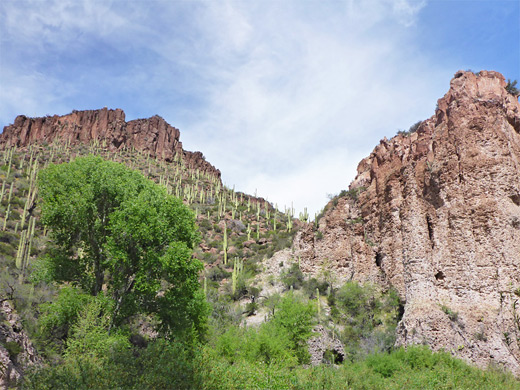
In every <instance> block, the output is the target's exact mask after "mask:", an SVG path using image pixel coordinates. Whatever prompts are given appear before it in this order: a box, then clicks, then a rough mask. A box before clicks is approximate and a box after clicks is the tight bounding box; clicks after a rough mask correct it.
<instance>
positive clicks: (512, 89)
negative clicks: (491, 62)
mask: <svg viewBox="0 0 520 390" xmlns="http://www.w3.org/2000/svg"><path fill="white" fill-rule="evenodd" d="M516 83H517V81H516V80H513V81H511V80H510V79H507V85H506V91H507V92H509V93H510V94H511V95H514V96H518V95H520V89H518V88H517V87H516Z"/></svg>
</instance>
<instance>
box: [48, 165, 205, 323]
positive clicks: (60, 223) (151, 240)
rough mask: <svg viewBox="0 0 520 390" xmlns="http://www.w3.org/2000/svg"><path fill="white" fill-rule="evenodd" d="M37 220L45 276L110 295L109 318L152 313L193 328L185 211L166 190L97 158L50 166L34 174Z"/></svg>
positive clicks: (195, 314)
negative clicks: (44, 232) (43, 237)
mask: <svg viewBox="0 0 520 390" xmlns="http://www.w3.org/2000/svg"><path fill="white" fill-rule="evenodd" d="M39 193H40V199H41V210H42V214H41V217H42V222H43V224H44V225H45V226H46V227H47V228H49V229H50V233H51V239H52V245H51V248H50V250H49V254H48V255H47V256H46V258H45V259H44V266H43V267H42V268H43V270H44V274H45V275H46V278H47V279H49V280H53V281H56V282H69V283H71V284H73V285H76V286H78V287H80V288H81V289H83V290H84V291H85V292H87V293H89V294H91V295H93V296H97V295H98V294H105V295H107V296H109V297H111V298H112V299H113V302H114V305H113V309H112V323H113V324H115V325H118V324H121V323H122V322H123V321H124V320H125V319H126V318H129V317H130V316H132V315H134V314H137V313H144V314H150V315H155V316H156V317H157V319H158V321H159V324H160V327H161V329H162V330H163V331H165V332H166V333H168V332H170V331H174V332H179V331H181V330H190V329H192V328H193V327H194V328H195V330H198V331H200V330H201V329H202V328H203V326H204V323H205V317H206V310H207V309H206V303H205V300H204V298H203V295H202V293H201V291H200V284H199V281H198V274H199V272H200V271H201V270H202V264H201V262H200V261H198V260H197V259H194V258H192V251H193V247H194V245H195V244H196V242H197V240H198V232H197V228H196V225H195V218H194V215H193V213H192V211H191V210H190V209H189V208H188V207H186V206H185V205H184V204H183V203H182V201H181V200H179V199H177V198H175V197H173V196H170V195H168V193H167V191H166V189H165V188H164V187H162V186H159V185H157V184H155V183H153V182H152V181H150V180H148V179H146V178H145V177H144V176H143V175H142V174H140V173H138V172H136V171H133V170H130V169H128V168H127V167H125V166H124V165H122V164H118V163H115V162H111V161H104V160H103V159H101V158H99V157H93V156H89V157H84V158H78V159H76V160H75V161H73V162H70V163H66V164H60V165H51V166H49V167H48V168H46V169H44V170H42V171H41V172H40V175H39Z"/></svg>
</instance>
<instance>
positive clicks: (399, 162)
mask: <svg viewBox="0 0 520 390" xmlns="http://www.w3.org/2000/svg"><path fill="white" fill-rule="evenodd" d="M505 86H506V83H505V80H504V77H503V76H502V75H501V74H499V73H496V72H486V71H482V72H479V74H474V73H473V72H463V71H459V72H457V73H456V74H455V77H454V78H453V79H452V81H451V85H450V89H449V91H448V93H447V94H446V95H445V96H444V97H443V98H441V99H439V101H438V107H437V109H436V112H435V115H434V116H432V117H431V118H430V119H427V120H425V121H424V122H422V123H421V124H420V125H419V127H418V128H417V130H416V131H415V132H413V133H411V134H400V135H397V136H395V137H393V138H392V139H390V140H387V139H386V138H385V139H384V140H382V141H381V142H380V144H379V145H378V146H377V147H376V148H375V149H374V151H373V152H372V153H371V155H370V156H369V157H367V158H365V159H364V160H362V161H361V162H360V164H359V166H358V174H357V177H356V178H355V180H354V181H353V182H352V184H351V185H350V189H349V191H344V192H343V193H342V194H341V196H338V197H337V198H335V199H333V200H332V201H331V202H330V203H329V204H328V205H327V207H326V208H325V212H324V215H323V217H322V218H321V219H320V220H319V224H318V228H316V227H314V226H313V225H311V224H309V225H307V226H306V227H304V228H303V229H301V230H300V232H299V233H298V235H297V237H296V239H295V242H294V246H293V248H294V250H295V253H296V255H297V256H300V258H301V260H300V264H301V268H302V270H303V271H305V272H309V273H311V274H318V273H320V272H322V271H323V270H324V269H332V270H333V271H334V274H335V276H336V278H337V282H338V284H339V283H340V282H344V281H346V280H350V279H353V280H358V281H361V282H367V281H368V282H372V283H377V284H378V285H381V286H383V287H384V288H386V287H389V286H394V287H395V288H396V289H397V290H398V291H399V293H400V295H401V297H402V299H403V300H404V301H405V302H406V303H405V311H404V316H403V318H402V320H401V322H400V323H399V327H398V340H397V343H398V344H399V345H407V344H416V343H425V344H428V345H430V346H431V347H432V348H433V349H435V350H438V349H441V348H444V349H446V350H449V351H451V352H452V353H453V354H454V355H456V356H459V357H461V358H464V359H466V360H467V361H471V362H474V363H476V364H477V365H479V366H481V367H486V366H487V365H489V364H498V365H503V366H505V367H507V368H508V369H510V370H511V371H513V372H514V373H515V374H516V375H520V362H519V359H520V349H519V346H520V309H519V307H518V306H520V305H519V304H518V300H519V298H520V104H519V103H518V97H517V96H514V95H512V94H511V93H508V92H507V91H506V89H505Z"/></svg>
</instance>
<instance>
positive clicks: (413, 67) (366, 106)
mask: <svg viewBox="0 0 520 390" xmlns="http://www.w3.org/2000/svg"><path fill="white" fill-rule="evenodd" d="M230 4H232V5H233V4H234V3H227V4H226V7H225V8H224V10H223V12H222V13H218V12H217V11H218V10H217V11H215V9H211V16H212V17H215V19H216V20H219V23H216V20H215V23H207V22H208V19H205V22H206V23H207V24H206V25H205V27H206V29H205V30H203V32H204V33H205V34H206V36H207V39H209V40H210V41H211V40H212V39H213V37H215V36H218V40H219V43H218V50H217V51H215V52H214V53H212V55H214V56H215V58H214V62H215V63H217V64H220V66H221V67H223V68H225V69H226V70H227V72H224V73H222V68H219V69H218V73H215V83H214V84H213V85H214V88H210V90H209V96H210V101H209V105H208V106H207V107H206V109H205V110H203V111H202V112H201V113H200V114H201V115H200V117H198V118H197V119H196V120H194V121H192V122H190V123H186V125H185V127H186V128H187V129H189V130H188V131H184V132H183V133H182V137H183V140H184V141H185V145H186V146H188V147H191V146H192V145H194V147H195V145H196V147H197V148H200V149H201V150H203V151H204V153H205V154H206V155H207V157H208V159H209V161H211V162H212V163H214V164H215V165H217V166H218V167H219V168H220V169H221V170H222V172H223V177H224V180H225V181H226V182H227V183H228V184H236V185H237V188H239V189H241V188H243V189H245V190H247V191H249V192H251V191H253V190H254V188H258V190H259V194H260V195H262V196H268V197H269V199H270V200H272V201H273V202H276V203H278V204H279V205H283V204H287V205H288V204H290V203H291V200H293V201H294V202H295V205H296V207H298V208H299V209H300V210H301V209H302V208H303V207H304V206H308V207H309V209H310V210H311V211H312V212H313V213H314V212H315V211H317V210H319V209H320V208H321V207H323V205H324V204H325V200H326V197H325V195H326V194H327V193H331V192H339V190H340V189H344V188H347V187H348V183H349V181H350V180H352V179H353V174H354V172H355V168H356V166H357V163H358V161H359V160H360V157H363V156H364V155H366V154H368V153H370V151H371V149H372V148H373V147H374V146H375V145H376V143H377V142H378V141H379V139H380V138H382V137H383V136H384V135H387V136H392V135H393V134H395V132H396V130H397V129H398V128H403V127H407V126H410V125H411V124H413V123H415V121H417V120H419V119H426V117H428V116H430V115H431V114H433V109H434V106H435V101H436V99H437V98H438V97H440V95H439V94H440V93H442V92H444V91H445V90H446V88H447V86H448V80H449V78H447V77H446V75H445V74H443V73H442V72H440V71H439V70H438V69H436V68H435V67H434V66H432V65H430V64H428V63H427V62H426V59H425V58H421V55H420V54H419V53H418V51H417V46H416V45H417V43H416V42H414V40H413V36H410V35H409V32H410V30H409V27H408V26H411V25H413V20H414V17H416V15H417V12H418V11H419V9H420V6H419V5H418V4H415V5H410V4H409V3H407V2H404V1H401V2H399V3H398V4H397V5H396V4H394V3H393V2H389V1H371V2H369V4H367V3H365V2H348V3H346V7H344V8H343V7H342V8H341V9H340V10H337V9H336V10H328V11H327V10H325V11H324V10H322V9H319V10H317V14H318V15H319V16H320V17H316V15H313V14H309V10H308V9H303V10H302V9H301V8H298V7H296V6H294V4H292V6H291V5H289V6H285V7H282V6H277V7H276V9H275V10H272V9H270V10H267V11H266V12H264V13H257V12H255V11H256V10H251V9H244V8H242V7H236V8H235V11H234V12H233V13H232V15H233V16H232V20H235V19H238V20H240V21H241V22H240V24H241V25H243V26H247V28H246V30H247V34H246V35H247V39H243V40H241V45H240V47H239V48H238V49H237V45H236V44H235V42H234V38H233V36H228V35H227V34H233V33H232V31H233V30H224V31H220V32H219V33H218V34H216V32H215V31H214V30H213V28H212V26H217V25H221V24H224V25H227V24H233V22H232V20H230V21H227V20H226V15H227V13H228V12H229V10H228V7H230V6H232V5H230ZM312 4H313V5H315V6H316V8H319V7H320V5H319V4H317V3H312ZM340 4H341V3H340ZM329 5H330V4H329ZM338 11H339V12H338ZM323 12H325V14H323ZM238 13H240V14H238ZM328 18H330V20H329V19H328ZM251 31H252V32H251ZM378 32H381V33H378ZM226 43H227V46H226ZM237 58H239V60H237ZM207 71H208V72H212V69H211V68H209V69H208V70H207ZM448 77H449V76H448ZM439 80H442V81H445V85H444V86H442V85H441V87H440V88H439ZM440 91H442V92H440ZM360 148H362V150H363V153H362V154H361V156H360V153H359V151H360ZM352 151H355V153H353V152H352ZM347 153H348V155H345V154H347ZM338 184H340V186H338ZM305 203H306V204H305Z"/></svg>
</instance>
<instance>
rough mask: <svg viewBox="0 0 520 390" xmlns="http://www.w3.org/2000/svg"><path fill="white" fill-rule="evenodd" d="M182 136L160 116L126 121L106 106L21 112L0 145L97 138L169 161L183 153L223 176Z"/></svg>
mask: <svg viewBox="0 0 520 390" xmlns="http://www.w3.org/2000/svg"><path fill="white" fill-rule="evenodd" d="M179 136H180V132H179V130H178V129H176V128H175V127H173V126H170V125H169V124H168V123H167V122H166V121H165V120H164V119H163V118H161V117H160V116H157V115H156V116H153V117H151V118H148V119H136V120H132V121H129V122H126V121H125V113H124V112H123V110H121V109H116V110H109V109H107V108H103V109H100V110H88V111H73V112H72V113H70V114H68V115H63V116H58V115H54V116H46V117H42V118H28V117H26V116H24V115H20V116H18V117H16V119H15V121H14V123H13V124H12V125H9V126H6V127H4V131H3V133H2V134H0V148H2V147H12V146H17V147H25V146H28V145H30V144H33V143H42V142H49V143H50V142H53V141H55V140H61V141H62V142H64V143H67V144H71V145H74V144H79V143H86V144H88V143H90V142H92V141H94V140H95V141H99V142H103V143H105V144H106V146H107V147H108V148H109V149H110V150H112V151H116V150H120V149H122V148H129V149H131V148H135V149H136V150H140V151H141V152H143V153H145V154H148V153H149V154H150V156H151V157H158V158H163V159H165V160H167V161H172V160H173V159H174V158H175V157H176V156H182V158H183V159H184V161H185V163H186V164H187V165H188V167H189V168H192V169H199V170H201V171H204V172H206V173H210V174H212V175H213V176H217V177H218V178H220V171H219V170H218V169H216V168H215V167H214V166H213V165H211V164H210V163H208V162H207V161H206V160H205V159H204V156H203V155H202V153H200V152H188V151H185V150H183V148H182V143H181V142H180V141H179ZM177 158H178V157H177Z"/></svg>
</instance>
